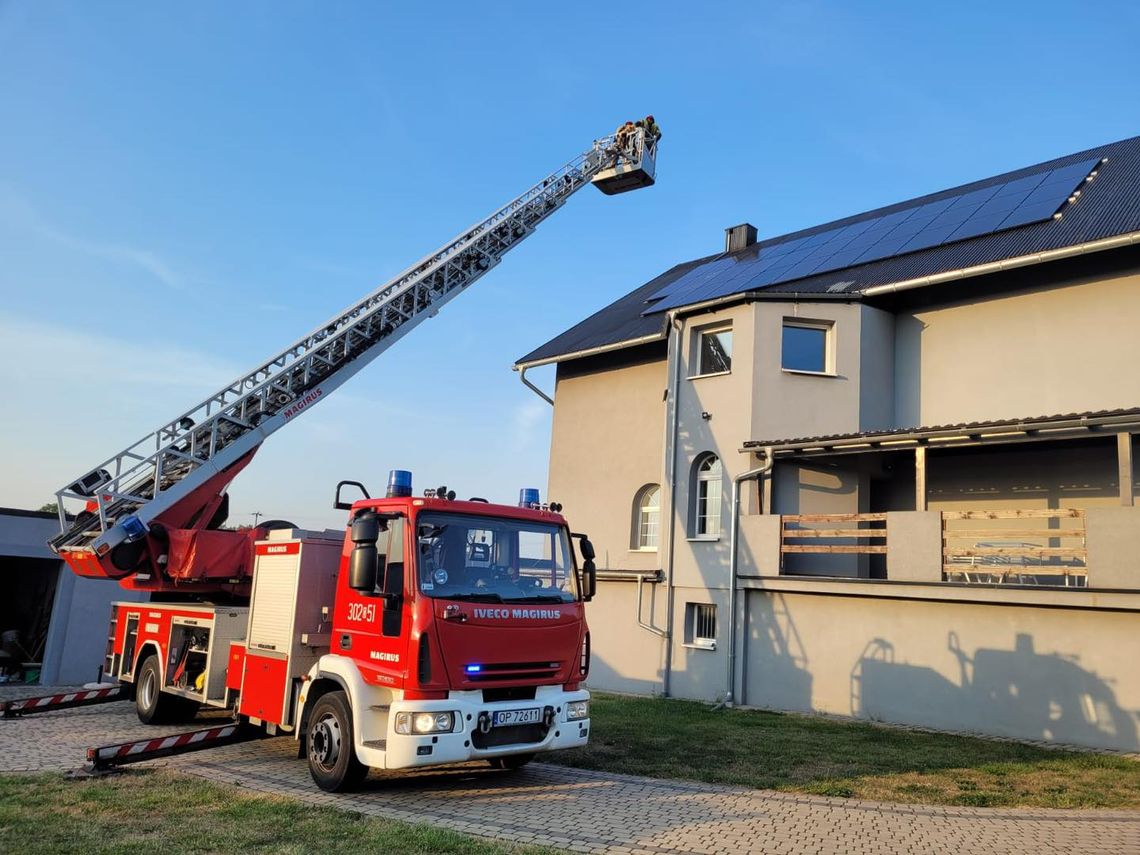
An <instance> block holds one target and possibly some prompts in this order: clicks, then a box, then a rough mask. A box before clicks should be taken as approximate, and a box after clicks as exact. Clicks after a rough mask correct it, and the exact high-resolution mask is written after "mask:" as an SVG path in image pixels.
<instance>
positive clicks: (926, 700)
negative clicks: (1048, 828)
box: [743, 591, 1140, 751]
mask: <svg viewBox="0 0 1140 855" xmlns="http://www.w3.org/2000/svg"><path fill="white" fill-rule="evenodd" d="M747 601H748V605H747V615H746V617H745V622H744V635H745V636H746V637H747V638H748V642H747V644H746V645H745V653H744V656H745V662H744V664H743V667H744V669H745V671H746V674H747V680H746V685H745V692H744V698H743V700H744V702H745V703H747V704H751V705H755V706H761V707H769V708H773V709H781V710H803V711H815V712H825V713H834V714H839V715H850V716H857V717H861V718H869V719H873V720H880V721H888V722H896V723H902V724H916V725H922V726H924V727H935V728H942V729H948V730H965V731H976V732H980V733H988V734H995V735H1004V736H1014V737H1020V738H1025V739H1044V740H1051V741H1056V742H1067V743H1072V744H1078V745H1089V746H1099V747H1106V748H1116V749H1120V750H1127V751H1136V750H1138V749H1140V672H1138V671H1137V670H1136V668H1135V666H1134V663H1135V662H1136V661H1137V659H1138V658H1140V634H1138V633H1137V632H1136V627H1137V621H1138V620H1140V615H1138V614H1137V613H1136V612H1134V611H1128V612H1116V611H1108V610H1089V609H1075V608H1070V609H1064V608H1052V609H1050V608H1033V607H1026V606H1012V605H980V604H978V603H970V602H965V603H947V602H937V601H918V600H906V599H899V598H890V599H886V598H877V597H866V596H834V595H833V596H818V595H814V594H800V593H783V592H768V591H749V592H748V594H747Z"/></svg>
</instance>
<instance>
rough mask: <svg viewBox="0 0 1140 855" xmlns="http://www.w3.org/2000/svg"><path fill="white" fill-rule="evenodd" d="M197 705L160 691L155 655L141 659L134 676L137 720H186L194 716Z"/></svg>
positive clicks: (160, 679) (157, 721)
mask: <svg viewBox="0 0 1140 855" xmlns="http://www.w3.org/2000/svg"><path fill="white" fill-rule="evenodd" d="M198 707H199V704H198V702H197V701H192V700H190V699H189V698H179V697H175V696H174V695H168V694H166V693H165V692H163V691H162V671H161V670H159V667H158V657H157V656H155V655H154V654H153V653H151V654H150V655H148V656H147V657H146V659H144V660H143V663H142V665H140V666H139V669H138V675H137V676H136V677H135V712H136V713H138V717H139V721H141V722H142V723H143V724H166V723H167V722H172V721H186V720H187V719H191V718H193V717H194V715H195V714H196V713H197V712H198Z"/></svg>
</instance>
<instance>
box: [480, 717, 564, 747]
mask: <svg viewBox="0 0 1140 855" xmlns="http://www.w3.org/2000/svg"><path fill="white" fill-rule="evenodd" d="M549 730H550V728H549V727H547V726H546V725H545V724H541V723H540V724H516V725H511V726H510V727H492V728H491V729H490V730H489V731H487V732H486V733H482V732H480V731H479V730H475V731H474V732H473V733H472V734H471V744H472V745H474V746H475V747H476V748H498V747H499V746H501V745H527V744H529V743H534V742H542V740H544V739H546V734H547V732H548V731H549Z"/></svg>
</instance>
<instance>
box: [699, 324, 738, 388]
mask: <svg viewBox="0 0 1140 855" xmlns="http://www.w3.org/2000/svg"><path fill="white" fill-rule="evenodd" d="M693 345H694V347H693V366H692V371H691V376H692V377H707V376H709V375H710V374H727V373H728V372H730V371H731V370H732V326H731V325H728V326H724V325H721V326H717V327H705V328H704V329H699V330H696V331H695V338H694V341H693Z"/></svg>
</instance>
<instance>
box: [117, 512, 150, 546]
mask: <svg viewBox="0 0 1140 855" xmlns="http://www.w3.org/2000/svg"><path fill="white" fill-rule="evenodd" d="M122 526H123V531H124V532H126V535H127V540H138V539H139V538H140V537H144V536H145V535H146V524H145V523H144V522H143V521H142V520H140V519H139V518H138V517H136V516H135V515H134V514H131V515H130V516H129V517H126V518H125V519H124V520H123V522H122Z"/></svg>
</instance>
